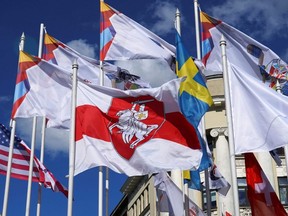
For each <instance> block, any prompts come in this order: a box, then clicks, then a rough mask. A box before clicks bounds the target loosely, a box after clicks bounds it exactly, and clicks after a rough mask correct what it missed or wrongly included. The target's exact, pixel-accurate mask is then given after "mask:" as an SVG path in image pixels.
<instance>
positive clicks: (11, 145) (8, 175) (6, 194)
mask: <svg viewBox="0 0 288 216" xmlns="http://www.w3.org/2000/svg"><path fill="white" fill-rule="evenodd" d="M24 42H25V35H24V32H23V33H22V35H21V38H20V43H19V50H20V51H22V50H24ZM10 127H11V134H10V143H9V155H8V162H7V172H6V181H5V191H4V198H3V208H2V216H6V214H7V207H8V197H9V187H10V178H11V169H12V159H13V148H14V139H15V130H16V120H15V119H11V121H10Z"/></svg>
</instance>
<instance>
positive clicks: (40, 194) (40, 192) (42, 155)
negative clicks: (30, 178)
mask: <svg viewBox="0 0 288 216" xmlns="http://www.w3.org/2000/svg"><path fill="white" fill-rule="evenodd" d="M45 128H46V118H45V117H43V119H42V133H41V150H40V162H41V163H42V164H43V162H44V149H45V132H46V130H45ZM41 201H42V183H39V185H38V202H37V216H40V214H41Z"/></svg>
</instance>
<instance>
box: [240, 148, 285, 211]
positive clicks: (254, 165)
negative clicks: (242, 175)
mask: <svg viewBox="0 0 288 216" xmlns="http://www.w3.org/2000/svg"><path fill="white" fill-rule="evenodd" d="M245 166H246V179H247V186H248V199H249V202H250V205H251V210H252V215H254V216H258V215H259V216H260V215H261V216H262V215H269V216H273V215H275V216H276V215H277V216H281V215H287V213H286V211H285V209H284V207H283V206H282V204H281V203H280V201H279V199H278V197H277V195H276V193H275V191H274V190H273V188H272V186H271V184H270V182H269V180H268V179H267V177H266V175H265V173H264V172H263V170H262V168H261V167H260V165H259V163H258V162H257V160H256V158H255V156H254V154H253V153H246V154H245Z"/></svg>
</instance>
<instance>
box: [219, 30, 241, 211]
mask: <svg viewBox="0 0 288 216" xmlns="http://www.w3.org/2000/svg"><path fill="white" fill-rule="evenodd" d="M220 47H221V58H222V68H223V79H224V92H225V106H226V116H227V125H228V140H229V149H230V163H231V175H232V189H233V201H234V214H233V213H232V215H235V216H239V212H240V211H239V197H238V186H237V172H236V162H235V146H234V136H233V124H232V114H231V102H230V90H229V83H228V80H229V74H228V67H227V55H226V40H225V38H224V36H223V35H222V36H221V39H220Z"/></svg>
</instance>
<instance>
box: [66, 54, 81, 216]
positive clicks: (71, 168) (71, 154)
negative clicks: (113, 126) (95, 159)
mask: <svg viewBox="0 0 288 216" xmlns="http://www.w3.org/2000/svg"><path fill="white" fill-rule="evenodd" d="M77 71H78V64H77V61H76V59H75V60H74V62H73V65H72V73H73V80H72V99H71V100H72V101H71V105H72V109H71V126H70V141H69V145H70V147H69V183H68V211H67V216H72V212H73V189H74V188H73V187H74V186H73V184H74V170H75V117H76V99H77Z"/></svg>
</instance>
